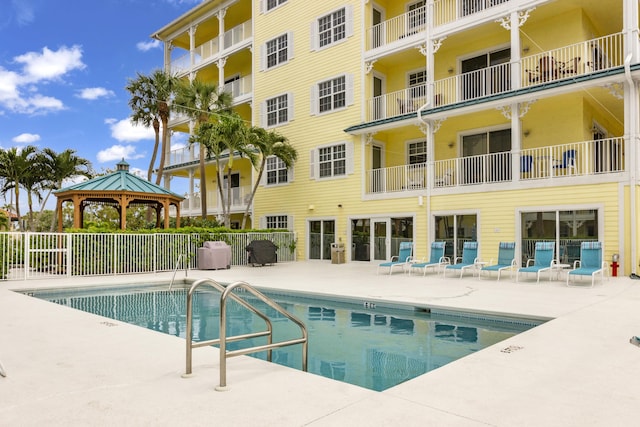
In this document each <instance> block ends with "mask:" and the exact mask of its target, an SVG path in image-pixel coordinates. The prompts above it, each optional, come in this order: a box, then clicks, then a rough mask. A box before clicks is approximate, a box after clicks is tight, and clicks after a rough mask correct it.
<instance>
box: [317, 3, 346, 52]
mask: <svg viewBox="0 0 640 427" xmlns="http://www.w3.org/2000/svg"><path fill="white" fill-rule="evenodd" d="M345 19H346V17H345V10H344V8H343V9H340V10H338V11H336V12H333V13H330V14H328V15H325V16H323V17H322V18H320V19H318V35H319V39H320V47H324V46H327V45H329V44H331V43H335V42H337V41H338V40H342V39H344V38H345V37H346V35H347V32H346V22H345Z"/></svg>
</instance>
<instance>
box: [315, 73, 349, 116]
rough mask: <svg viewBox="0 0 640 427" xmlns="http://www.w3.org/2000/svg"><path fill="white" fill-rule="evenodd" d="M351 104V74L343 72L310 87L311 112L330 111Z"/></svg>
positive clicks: (322, 112)
mask: <svg viewBox="0 0 640 427" xmlns="http://www.w3.org/2000/svg"><path fill="white" fill-rule="evenodd" d="M351 104H353V75H351V74H343V75H341V76H335V77H332V78H329V79H326V80H323V81H319V82H317V83H316V84H314V85H313V86H312V87H311V114H312V115H315V114H324V113H330V112H332V111H335V110H340V109H343V108H345V107H347V106H349V105H351Z"/></svg>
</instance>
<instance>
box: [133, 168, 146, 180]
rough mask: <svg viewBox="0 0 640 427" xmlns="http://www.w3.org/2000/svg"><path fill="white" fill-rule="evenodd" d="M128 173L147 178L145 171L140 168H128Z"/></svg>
mask: <svg viewBox="0 0 640 427" xmlns="http://www.w3.org/2000/svg"><path fill="white" fill-rule="evenodd" d="M129 173H130V174H132V175H135V176H137V177H139V178H142V179H147V171H143V170H142V169H140V168H129Z"/></svg>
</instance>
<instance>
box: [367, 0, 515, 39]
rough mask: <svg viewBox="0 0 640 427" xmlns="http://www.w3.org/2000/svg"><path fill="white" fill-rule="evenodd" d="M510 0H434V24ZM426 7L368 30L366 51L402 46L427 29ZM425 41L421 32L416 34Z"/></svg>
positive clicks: (456, 18)
mask: <svg viewBox="0 0 640 427" xmlns="http://www.w3.org/2000/svg"><path fill="white" fill-rule="evenodd" d="M508 1H509V0H436V1H435V2H434V8H433V10H434V16H433V18H434V19H433V25H434V26H436V27H437V26H440V25H444V24H448V23H450V22H454V21H456V20H458V19H461V18H464V17H467V16H470V15H473V14H476V13H480V12H482V11H484V10H487V9H490V8H492V7H495V6H498V5H500V4H503V3H507V2H508ZM426 25H427V7H426V6H422V7H419V8H416V9H414V10H411V11H409V12H406V13H403V14H402V15H398V16H395V17H393V18H391V19H387V20H386V21H384V22H381V23H379V24H376V25H374V26H372V27H370V28H368V29H367V34H366V50H368V51H369V50H373V49H379V48H384V47H387V46H389V47H391V46H394V45H395V46H397V45H401V44H402V42H405V41H407V42H409V41H412V40H411V36H414V35H418V34H419V33H422V32H423V31H425V30H426ZM416 39H417V40H418V41H421V42H424V34H423V35H421V36H417V37H416Z"/></svg>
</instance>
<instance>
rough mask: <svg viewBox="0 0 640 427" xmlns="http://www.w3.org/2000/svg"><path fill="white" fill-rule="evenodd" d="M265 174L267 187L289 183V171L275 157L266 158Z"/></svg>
mask: <svg viewBox="0 0 640 427" xmlns="http://www.w3.org/2000/svg"><path fill="white" fill-rule="evenodd" d="M266 172H267V185H274V184H285V183H287V182H289V170H288V168H287V166H286V165H285V164H284V162H283V161H282V160H280V159H279V158H277V157H269V158H267V165H266Z"/></svg>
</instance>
